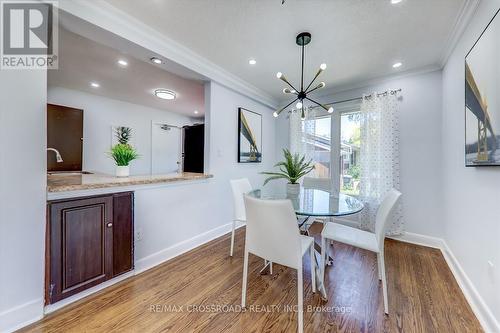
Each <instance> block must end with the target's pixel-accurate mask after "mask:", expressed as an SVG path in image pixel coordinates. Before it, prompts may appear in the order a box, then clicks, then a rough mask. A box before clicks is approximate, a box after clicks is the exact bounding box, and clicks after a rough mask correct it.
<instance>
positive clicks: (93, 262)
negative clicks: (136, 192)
mask: <svg viewBox="0 0 500 333" xmlns="http://www.w3.org/2000/svg"><path fill="white" fill-rule="evenodd" d="M133 200H134V196H133V193H132V192H125V193H116V194H110V195H104V196H94V197H85V198H76V199H68V200H57V201H50V202H48V204H47V212H48V214H47V215H48V224H47V245H46V246H47V251H46V270H47V272H46V279H47V281H46V300H45V301H46V304H52V303H55V302H57V301H59V300H61V299H64V298H66V297H69V296H71V295H74V294H76V293H79V292H81V291H83V290H85V289H88V288H90V287H93V286H95V285H97V284H99V283H102V282H104V281H106V280H109V279H111V278H112V277H115V276H117V275H120V274H122V273H124V272H127V271H129V270H131V269H133V235H134V232H133Z"/></svg>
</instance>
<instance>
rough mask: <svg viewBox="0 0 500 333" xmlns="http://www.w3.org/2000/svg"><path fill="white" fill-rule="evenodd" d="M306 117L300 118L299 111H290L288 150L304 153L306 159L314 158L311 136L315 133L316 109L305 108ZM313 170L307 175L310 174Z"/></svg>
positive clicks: (294, 152) (293, 152)
mask: <svg viewBox="0 0 500 333" xmlns="http://www.w3.org/2000/svg"><path fill="white" fill-rule="evenodd" d="M305 116H306V119H305V120H304V121H303V120H302V119H301V114H300V111H298V110H297V111H293V112H292V113H290V152H291V153H292V154H296V153H299V154H300V155H304V156H305V157H306V160H310V159H314V144H313V143H314V142H313V141H312V137H313V136H314V134H315V133H316V122H315V119H316V111H315V110H314V109H313V108H307V109H306V111H305ZM313 174H314V170H313V171H312V172H311V173H310V174H309V175H308V176H312V175H313Z"/></svg>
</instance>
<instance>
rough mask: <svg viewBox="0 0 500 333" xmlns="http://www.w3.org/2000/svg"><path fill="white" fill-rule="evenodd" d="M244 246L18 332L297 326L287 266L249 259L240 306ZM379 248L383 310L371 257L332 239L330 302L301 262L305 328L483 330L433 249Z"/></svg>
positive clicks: (163, 270)
mask: <svg viewBox="0 0 500 333" xmlns="http://www.w3.org/2000/svg"><path fill="white" fill-rule="evenodd" d="M315 229H316V230H315V233H316V235H315V236H316V237H317V233H318V232H319V230H318V229H320V227H319V226H317V227H316V228H315ZM243 243H244V230H240V231H238V232H237V238H236V246H235V253H234V257H233V258H230V257H229V256H228V252H229V237H228V236H224V237H221V238H219V239H216V240H214V241H212V242H210V243H208V244H206V245H204V246H202V247H200V248H197V249H195V250H193V251H191V252H189V253H187V254H184V255H182V256H180V257H178V258H176V259H173V260H171V261H169V262H167V263H165V264H162V265H160V266H158V267H156V268H154V269H151V270H149V271H147V272H145V273H143V274H140V275H137V276H135V277H131V278H129V279H127V280H125V281H123V282H120V283H119V284H117V285H114V286H112V287H110V288H108V289H107V290H105V291H102V292H100V293H98V294H95V295H94V296H89V297H87V298H85V299H83V300H81V301H79V302H77V303H75V304H73V305H71V306H69V307H67V308H65V309H63V310H59V311H57V312H55V313H53V314H50V315H48V316H46V317H45V318H44V319H43V320H41V321H39V322H37V323H35V324H33V325H31V326H29V327H27V328H25V329H23V330H22V332H139V333H145V332H211V333H212V332H296V325H297V321H296V319H297V315H296V313H294V312H293V308H288V309H287V308H285V306H287V305H289V306H293V305H294V304H297V303H296V302H297V297H296V295H297V289H296V288H297V287H296V277H297V275H296V272H295V271H294V270H291V269H287V268H285V267H283V266H278V265H275V267H274V274H273V275H260V274H259V270H260V269H261V268H262V260H261V259H260V258H257V257H254V256H250V268H249V282H248V297H247V302H248V303H247V305H248V307H249V308H248V311H247V312H241V311H239V310H240V309H239V304H240V300H241V276H242V270H243V269H242V265H243V260H242V258H243ZM385 248H386V254H385V256H386V265H387V279H388V285H389V290H388V293H389V311H390V315H389V316H387V317H386V316H385V315H384V314H383V312H384V311H383V301H382V291H381V285H380V283H379V281H378V279H377V271H376V261H375V255H373V254H372V253H370V252H367V251H364V250H359V249H355V248H353V247H350V246H346V245H343V244H340V243H334V245H333V246H332V247H331V249H332V251H333V258H334V262H333V266H332V267H330V268H328V270H327V278H326V283H327V292H328V294H329V301H328V303H324V302H322V301H321V299H320V296H319V295H318V294H312V292H311V281H310V279H309V263H308V262H305V263H304V265H305V267H306V268H305V272H304V281H305V286H304V291H305V297H304V306H305V313H304V323H305V332H418V333H421V332H461V333H462V332H481V328H480V325H479V323H478V321H477V319H476V318H475V317H474V315H473V313H472V311H471V309H470V307H469V305H468V304H467V302H466V300H465V298H464V296H463V295H462V293H461V292H460V289H459V287H458V285H457V283H456V281H455V280H454V278H453V276H452V274H451V272H450V270H449V269H448V267H447V265H446V263H445V261H444V258H443V257H442V255H441V253H440V252H439V251H438V250H435V249H430V248H425V247H420V246H416V245H410V244H406V243H401V242H397V241H393V240H386V244H385ZM250 305H252V306H253V308H250ZM196 306H198V308H196ZM217 306H219V309H220V310H221V311H218V310H219V309H218V308H217ZM311 307H315V308H314V309H311ZM308 308H309V309H308ZM231 310H234V311H231ZM250 310H251V311H250Z"/></svg>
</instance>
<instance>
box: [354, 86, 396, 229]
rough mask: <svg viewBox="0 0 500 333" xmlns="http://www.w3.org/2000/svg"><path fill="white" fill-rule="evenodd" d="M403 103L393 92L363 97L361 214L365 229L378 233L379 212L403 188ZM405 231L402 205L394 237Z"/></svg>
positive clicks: (394, 217) (392, 226) (362, 224)
mask: <svg viewBox="0 0 500 333" xmlns="http://www.w3.org/2000/svg"><path fill="white" fill-rule="evenodd" d="M398 118H399V101H398V94H397V93H396V92H393V91H390V92H388V93H385V94H382V95H377V93H373V94H371V95H369V96H364V97H363V102H362V104H361V150H360V166H361V182H360V197H361V199H362V200H363V202H364V204H365V209H364V210H363V211H362V212H361V226H362V228H364V229H367V230H371V231H373V230H374V225H375V216H376V213H377V209H378V207H379V205H380V203H381V201H382V199H383V197H384V196H385V194H386V193H387V192H388V191H389V190H390V189H391V188H395V189H398V190H399V189H400V186H399V121H398ZM403 231H404V221H403V215H402V209H401V205H400V207H399V208H398V209H397V210H396V213H395V215H394V216H393V219H392V224H391V225H389V226H388V227H387V233H388V234H390V235H396V234H400V233H402V232H403Z"/></svg>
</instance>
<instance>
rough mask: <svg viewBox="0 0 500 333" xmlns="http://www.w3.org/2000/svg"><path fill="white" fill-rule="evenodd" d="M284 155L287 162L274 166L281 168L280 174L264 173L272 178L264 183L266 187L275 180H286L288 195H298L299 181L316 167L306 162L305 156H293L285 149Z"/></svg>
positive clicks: (310, 162)
mask: <svg viewBox="0 0 500 333" xmlns="http://www.w3.org/2000/svg"><path fill="white" fill-rule="evenodd" d="M283 155H284V157H285V160H284V161H281V162H279V163H277V164H276V165H275V166H274V167H278V168H279V172H262V174H264V175H269V176H270V177H268V178H267V179H266V180H265V181H264V185H266V184H267V183H268V182H269V181H271V180H274V179H286V180H288V184H287V193H288V194H290V195H298V194H299V191H300V184H299V183H298V181H299V179H300V178H302V177H303V176H305V175H307V174H308V173H309V172H311V171H312V170H314V165H312V160H309V161H307V162H306V161H305V159H306V157H305V156H301V155H299V154H292V153H290V151H289V150H288V149H283Z"/></svg>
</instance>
